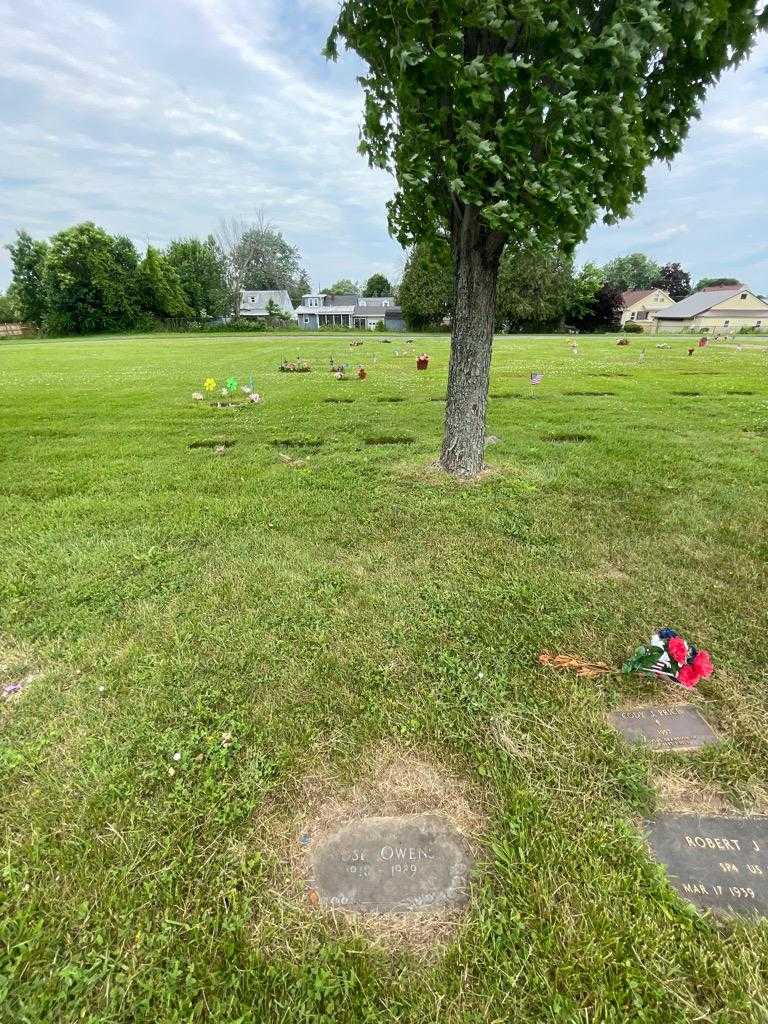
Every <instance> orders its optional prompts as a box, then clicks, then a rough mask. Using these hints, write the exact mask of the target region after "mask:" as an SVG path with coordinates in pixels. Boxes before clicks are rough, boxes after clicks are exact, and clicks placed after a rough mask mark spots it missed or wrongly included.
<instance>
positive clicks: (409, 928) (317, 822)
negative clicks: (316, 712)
mask: <svg viewBox="0 0 768 1024" xmlns="http://www.w3.org/2000/svg"><path fill="white" fill-rule="evenodd" d="M363 762H364V764H365V770H364V771H363V773H362V774H360V775H359V776H358V777H357V778H356V780H355V781H354V783H352V784H345V783H344V781H343V780H342V779H341V778H340V777H339V776H335V775H334V774H333V769H332V767H331V766H330V765H326V766H325V767H324V770H323V772H322V773H316V774H312V775H307V776H305V777H304V778H303V779H302V780H300V781H299V782H298V783H297V785H296V788H295V791H294V792H293V793H292V794H290V796H289V797H286V794H283V795H282V797H281V800H280V807H279V808H275V810H274V812H272V813H269V812H268V813H267V814H266V815H265V816H264V817H263V818H262V819H261V820H260V822H259V824H258V826H257V829H256V836H255V841H256V842H257V843H258V844H259V845H260V846H261V847H262V848H263V849H264V850H265V851H268V852H269V853H270V854H271V855H272V856H273V858H274V862H275V865H276V874H275V878H274V883H273V892H274V895H275V899H276V901H277V903H278V904H279V914H280V917H281V919H282V922H283V927H284V929H287V930H288V932H289V933H290V931H291V930H292V929H294V928H295V929H300V930H304V929H306V928H307V927H308V925H309V922H308V920H307V917H308V915H313V916H314V917H315V918H316V919H321V920H322V922H323V923H324V924H325V925H326V926H327V927H328V928H330V929H331V930H332V931H333V932H335V933H338V934H341V933H343V934H346V935H349V934H350V933H351V934H353V935H356V936H358V937H360V938H363V939H365V940H366V941H368V942H370V943H372V944H374V945H375V946H377V947H379V948H382V949H385V950H387V951H389V952H397V951H401V950H408V951H409V952H411V953H413V954H415V955H416V956H418V957H420V958H424V959H433V958H435V957H437V956H439V955H440V953H441V952H442V949H443V947H444V946H445V945H446V944H447V943H448V942H449V941H450V940H451V939H452V938H453V936H454V935H455V934H456V932H457V930H458V928H459V924H460V922H461V919H462V917H463V914H464V911H462V910H457V909H456V908H438V909H430V910H428V911H426V910H425V911H410V912H403V913H389V914H363V913H359V912H355V911H347V910H332V909H330V908H327V907H320V906H319V904H318V902H317V899H316V896H315V894H314V890H313V888H312V883H311V880H312V874H313V871H312V857H313V855H314V852H315V850H316V849H317V848H318V846H319V845H320V844H321V843H322V842H323V840H325V839H327V838H328V837H329V836H331V835H333V834H334V833H335V832H337V831H338V830H339V829H340V828H342V827H343V826H345V825H349V824H351V823H353V822H356V821H360V820H361V819H363V818H372V817H376V818H382V817H384V818H389V817H401V816H405V815H411V814H427V813H431V814H439V815H442V816H443V817H445V818H447V819H448V821H450V822H451V824H453V825H454V826H455V827H456V829H457V830H458V831H459V832H460V833H461V835H462V836H463V838H464V840H465V842H466V844H467V847H468V849H469V850H470V852H471V854H472V856H473V857H474V858H475V859H477V857H478V854H479V850H480V839H481V836H482V833H483V831H484V828H485V823H486V818H485V814H484V811H483V806H484V796H483V793H482V792H479V791H478V789H477V787H474V786H471V785H470V783H469V782H468V781H467V780H466V779H463V778H461V777H460V776H458V775H457V774H455V772H453V771H451V769H450V768H449V767H448V766H447V765H445V764H443V763H441V762H440V761H438V760H437V759H435V758H432V757H431V756H430V755H428V754H427V753H425V752H424V751H422V750H414V749H412V748H409V747H407V746H405V745H402V744H399V743H385V744H382V745H380V746H378V747H376V748H374V749H372V750H371V751H370V752H369V753H368V754H367V756H365V757H364V758H363ZM287 799H289V800H290V803H291V805H292V806H294V807H297V808H300V810H299V811H298V812H297V813H295V814H292V815H291V814H288V815H286V814H285V813H284V811H283V808H284V807H285V805H286V800H287ZM259 941H260V942H261V941H262V940H261V938H260V939H259ZM283 941H285V942H286V943H290V941H291V939H290V934H284V936H283Z"/></svg>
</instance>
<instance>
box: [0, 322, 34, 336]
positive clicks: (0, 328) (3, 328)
mask: <svg viewBox="0 0 768 1024" xmlns="http://www.w3.org/2000/svg"><path fill="white" fill-rule="evenodd" d="M33 334H37V330H36V328H34V327H32V326H31V325H30V324H3V323H0V338H26V337H30V336H31V335H33Z"/></svg>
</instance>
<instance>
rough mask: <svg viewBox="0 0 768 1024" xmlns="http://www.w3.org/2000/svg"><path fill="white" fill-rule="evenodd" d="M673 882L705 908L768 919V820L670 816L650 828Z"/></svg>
mask: <svg viewBox="0 0 768 1024" xmlns="http://www.w3.org/2000/svg"><path fill="white" fill-rule="evenodd" d="M645 830H646V836H647V839H648V842H649V844H650V847H651V851H652V853H653V856H654V857H655V859H656V860H657V861H658V862H659V863H660V864H663V865H664V867H665V868H666V869H667V874H668V876H669V881H670V884H671V885H672V886H673V887H674V888H675V889H676V890H677V892H678V893H679V894H680V895H681V896H682V897H683V898H684V899H687V900H688V901H689V902H690V903H692V904H693V905H694V906H695V907H698V908H699V909H700V910H710V911H712V912H713V913H715V914H720V915H725V916H733V915H736V916H739V917H755V916H759V917H765V916H766V915H768V818H703V817H699V816H698V815H695V814H690V815H689V814H664V815H660V816H659V817H658V818H656V819H655V820H653V821H648V822H646V824H645Z"/></svg>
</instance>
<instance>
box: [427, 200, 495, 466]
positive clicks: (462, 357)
mask: <svg viewBox="0 0 768 1024" xmlns="http://www.w3.org/2000/svg"><path fill="white" fill-rule="evenodd" d="M451 244H452V249H453V273H454V312H453V332H452V335H451V358H450V363H449V367H448V392H447V402H446V407H445V427H444V431H443V447H442V452H441V454H440V465H441V466H442V468H443V469H444V470H446V472H448V473H452V474H454V476H461V477H472V476H476V475H477V474H478V473H479V472H480V470H481V469H482V468H483V456H484V453H485V409H486V405H487V403H488V380H489V373H490V367H491V348H492V346H493V328H494V321H495V316H496V284H497V281H498V277H499V261H500V259H501V253H502V251H503V248H504V239H503V237H502V236H501V235H499V234H498V233H497V232H493V231H491V230H490V228H487V227H486V226H485V225H483V224H482V223H481V221H480V215H479V211H478V210H477V209H475V208H473V207H466V208H465V209H464V211H463V213H462V214H461V215H459V214H456V215H455V216H454V218H453V224H452V227H451Z"/></svg>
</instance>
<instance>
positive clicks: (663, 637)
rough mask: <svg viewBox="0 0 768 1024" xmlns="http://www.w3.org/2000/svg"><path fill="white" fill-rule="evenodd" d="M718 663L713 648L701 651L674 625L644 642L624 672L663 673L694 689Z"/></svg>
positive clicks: (624, 666)
mask: <svg viewBox="0 0 768 1024" xmlns="http://www.w3.org/2000/svg"><path fill="white" fill-rule="evenodd" d="M713 668H714V666H713V665H712V659H711V657H710V655H709V651H700V650H698V649H697V648H696V647H694V645H693V644H689V643H688V641H687V640H686V639H685V638H684V637H682V636H680V634H679V633H676V632H675V630H674V629H658V630H657V631H656V632H655V633H654V634H653V636H652V637H651V642H650V644H647V645H646V644H641V645H640V646H639V647H638V648H637V650H636V651H635V653H634V654H633V655H632V657H631V658H630V659H629V661H626V662H625V663H624V665H623V666H622V672H627V673H629V672H642V673H644V674H646V675H652V676H661V677H662V678H664V679H669V680H671V681H672V682H673V683H677V684H678V685H679V686H684V687H685V688H686V689H688V690H690V689H693V687H694V686H695V685H696V684H697V683H698V682H699V680H700V679H708V678H709V677H710V676H711V675H712V671H713Z"/></svg>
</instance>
